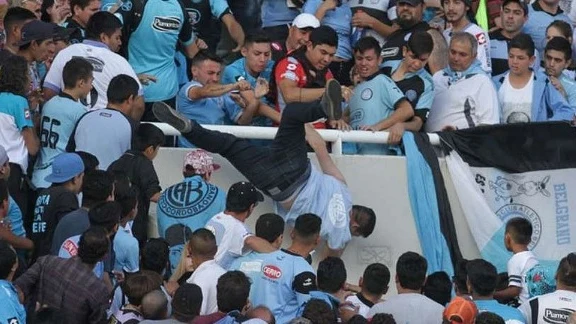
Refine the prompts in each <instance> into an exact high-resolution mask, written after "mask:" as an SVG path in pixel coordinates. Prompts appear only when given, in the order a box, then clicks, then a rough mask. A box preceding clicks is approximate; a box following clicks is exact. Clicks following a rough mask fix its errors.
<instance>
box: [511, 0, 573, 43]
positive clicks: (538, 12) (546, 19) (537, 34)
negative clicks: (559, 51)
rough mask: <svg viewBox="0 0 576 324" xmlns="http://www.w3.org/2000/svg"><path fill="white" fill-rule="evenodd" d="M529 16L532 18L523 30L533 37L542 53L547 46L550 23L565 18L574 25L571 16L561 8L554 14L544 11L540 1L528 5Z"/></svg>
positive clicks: (564, 19)
mask: <svg viewBox="0 0 576 324" xmlns="http://www.w3.org/2000/svg"><path fill="white" fill-rule="evenodd" d="M528 17H530V19H528V20H527V21H526V23H525V24H524V28H523V30H522V31H523V32H524V33H526V34H528V35H530V37H532V40H533V41H534V45H535V46H536V49H537V50H538V52H540V53H544V48H545V47H546V44H545V43H546V28H547V27H548V25H550V24H551V23H552V22H553V21H554V20H563V21H565V22H567V23H568V24H569V25H570V26H572V23H571V22H570V18H568V16H566V14H564V11H562V10H561V9H560V8H558V11H557V12H556V14H554V15H552V14H549V13H547V12H546V11H544V10H543V9H542V7H541V6H540V4H539V3H538V1H534V3H532V4H531V5H529V6H528Z"/></svg>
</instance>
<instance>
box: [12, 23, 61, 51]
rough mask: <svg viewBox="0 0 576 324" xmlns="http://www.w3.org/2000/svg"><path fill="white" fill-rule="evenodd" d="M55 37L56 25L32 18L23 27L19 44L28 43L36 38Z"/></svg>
mask: <svg viewBox="0 0 576 324" xmlns="http://www.w3.org/2000/svg"><path fill="white" fill-rule="evenodd" d="M52 37H54V25H53V24H50V23H47V22H43V21H41V20H32V21H30V22H29V23H27V24H25V25H24V26H23V27H22V40H20V42H19V43H18V46H22V45H26V44H28V43H30V42H32V41H35V40H42V39H49V38H52Z"/></svg>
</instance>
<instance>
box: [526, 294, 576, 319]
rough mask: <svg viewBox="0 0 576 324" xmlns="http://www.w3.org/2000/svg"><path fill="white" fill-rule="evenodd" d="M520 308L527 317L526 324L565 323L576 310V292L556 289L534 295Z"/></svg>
mask: <svg viewBox="0 0 576 324" xmlns="http://www.w3.org/2000/svg"><path fill="white" fill-rule="evenodd" d="M518 309H519V310H520V312H522V315H524V317H525V318H526V324H540V323H542V324H548V323H565V322H566V320H567V319H568V317H569V316H570V314H572V313H573V312H575V311H576V292H573V291H568V290H556V291H555V292H553V293H549V294H545V295H542V296H538V297H534V298H532V299H530V300H529V301H528V302H526V303H523V304H522V305H520V307H519V308H518ZM533 315H536V316H535V317H533Z"/></svg>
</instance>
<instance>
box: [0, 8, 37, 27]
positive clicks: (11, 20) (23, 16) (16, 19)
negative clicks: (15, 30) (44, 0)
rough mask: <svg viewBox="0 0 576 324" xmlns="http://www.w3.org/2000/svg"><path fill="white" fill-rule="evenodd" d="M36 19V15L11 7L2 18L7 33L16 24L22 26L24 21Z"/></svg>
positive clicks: (23, 9)
mask: <svg viewBox="0 0 576 324" xmlns="http://www.w3.org/2000/svg"><path fill="white" fill-rule="evenodd" d="M31 19H36V15H35V14H34V13H33V12H32V11H30V10H28V9H25V8H22V7H12V8H9V9H8V11H6V15H5V16H4V30H6V31H9V30H10V29H12V27H14V25H16V24H22V23H24V22H25V21H26V20H31Z"/></svg>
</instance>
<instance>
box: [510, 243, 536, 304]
mask: <svg viewBox="0 0 576 324" xmlns="http://www.w3.org/2000/svg"><path fill="white" fill-rule="evenodd" d="M538 263H539V262H538V259H536V256H535V255H534V253H532V251H524V252H520V253H516V254H514V255H513V256H512V257H511V258H510V260H508V286H515V287H521V288H522V292H520V296H518V297H519V299H520V303H521V304H524V303H525V302H526V301H528V298H529V297H530V294H529V293H528V287H527V286H526V282H525V279H526V273H527V272H528V270H530V269H532V268H533V267H534V266H535V265H537V264H538Z"/></svg>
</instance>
